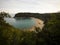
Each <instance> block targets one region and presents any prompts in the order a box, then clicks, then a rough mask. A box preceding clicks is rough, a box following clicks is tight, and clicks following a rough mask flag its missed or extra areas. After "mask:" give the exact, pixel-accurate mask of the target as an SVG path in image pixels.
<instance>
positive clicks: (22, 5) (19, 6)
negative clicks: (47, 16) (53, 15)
mask: <svg viewBox="0 0 60 45" xmlns="http://www.w3.org/2000/svg"><path fill="white" fill-rule="evenodd" d="M59 4H60V0H0V11H2V10H5V11H7V12H12V13H13V12H55V11H59V10H60V6H59Z"/></svg>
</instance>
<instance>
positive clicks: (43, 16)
mask: <svg viewBox="0 0 60 45" xmlns="http://www.w3.org/2000/svg"><path fill="white" fill-rule="evenodd" d="M51 15H60V12H58V13H43V14H40V13H17V14H15V16H14V17H35V18H39V19H41V20H43V21H45V22H47V21H48V20H49V19H50V17H51Z"/></svg>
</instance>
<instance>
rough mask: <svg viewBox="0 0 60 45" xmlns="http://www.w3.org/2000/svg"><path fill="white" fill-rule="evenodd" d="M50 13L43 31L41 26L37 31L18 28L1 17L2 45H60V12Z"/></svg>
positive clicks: (0, 38)
mask: <svg viewBox="0 0 60 45" xmlns="http://www.w3.org/2000/svg"><path fill="white" fill-rule="evenodd" d="M0 15H2V14H0ZM49 15H50V19H49V20H48V21H47V22H46V23H45V26H44V28H43V30H42V31H41V32H39V30H40V29H39V28H36V31H35V32H30V31H23V30H19V29H16V28H14V27H12V26H11V25H9V24H8V23H5V21H4V19H3V17H0V45H60V13H51V14H49ZM47 18H48V17H47Z"/></svg>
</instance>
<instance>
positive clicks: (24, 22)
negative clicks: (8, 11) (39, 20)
mask: <svg viewBox="0 0 60 45" xmlns="http://www.w3.org/2000/svg"><path fill="white" fill-rule="evenodd" d="M4 20H5V21H6V23H9V24H10V25H12V26H14V27H15V28H19V29H28V28H31V27H33V26H34V25H35V20H34V19H33V18H4Z"/></svg>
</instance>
